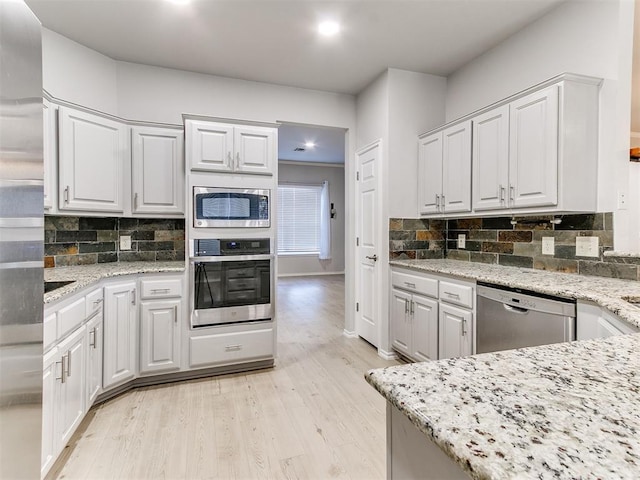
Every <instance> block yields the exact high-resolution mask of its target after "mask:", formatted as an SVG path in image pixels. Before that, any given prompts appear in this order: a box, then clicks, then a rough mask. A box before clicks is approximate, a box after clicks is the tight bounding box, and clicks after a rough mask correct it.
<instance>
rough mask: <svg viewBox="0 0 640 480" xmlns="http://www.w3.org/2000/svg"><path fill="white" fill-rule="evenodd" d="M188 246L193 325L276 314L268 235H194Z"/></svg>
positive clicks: (253, 319)
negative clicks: (210, 237)
mask: <svg viewBox="0 0 640 480" xmlns="http://www.w3.org/2000/svg"><path fill="white" fill-rule="evenodd" d="M189 248H190V252H189V254H190V255H189V256H190V258H189V275H190V277H191V286H192V288H191V311H192V315H191V325H192V327H194V328H197V327H206V326H212V325H221V324H230V323H239V322H252V321H258V320H268V319H271V318H272V317H273V306H272V303H271V301H272V298H273V288H274V279H273V272H274V268H273V262H274V255H273V253H272V251H271V240H270V239H269V238H261V239H196V240H192V241H191V242H190V245H189Z"/></svg>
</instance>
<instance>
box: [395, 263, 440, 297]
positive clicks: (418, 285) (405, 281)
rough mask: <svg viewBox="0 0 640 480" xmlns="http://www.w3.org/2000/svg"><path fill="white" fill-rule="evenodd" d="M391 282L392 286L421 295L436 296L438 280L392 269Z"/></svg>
mask: <svg viewBox="0 0 640 480" xmlns="http://www.w3.org/2000/svg"><path fill="white" fill-rule="evenodd" d="M391 284H392V285H393V286H394V287H398V288H402V289H403V290H410V291H412V292H418V293H421V294H422V295H427V296H429V297H433V298H438V280H436V279H435V278H430V277H427V276H424V275H418V274H414V273H409V272H407V271H398V270H392V272H391Z"/></svg>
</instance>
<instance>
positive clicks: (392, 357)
mask: <svg viewBox="0 0 640 480" xmlns="http://www.w3.org/2000/svg"><path fill="white" fill-rule="evenodd" d="M378 356H379V357H382V358H384V359H385V360H397V359H398V355H397V354H396V353H395V352H393V351H391V352H387V351H386V350H383V349H381V348H378Z"/></svg>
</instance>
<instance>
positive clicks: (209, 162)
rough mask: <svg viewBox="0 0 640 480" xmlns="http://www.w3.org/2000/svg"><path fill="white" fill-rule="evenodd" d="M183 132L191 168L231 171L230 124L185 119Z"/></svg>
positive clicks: (232, 161) (231, 140)
mask: <svg viewBox="0 0 640 480" xmlns="http://www.w3.org/2000/svg"><path fill="white" fill-rule="evenodd" d="M185 134H186V138H187V139H188V141H187V157H188V159H189V160H188V161H189V166H190V167H191V170H207V171H213V172H232V171H233V166H234V160H235V159H234V158H233V155H234V152H233V126H232V125H225V124H220V123H213V122H200V121H196V120H187V121H186V122H185Z"/></svg>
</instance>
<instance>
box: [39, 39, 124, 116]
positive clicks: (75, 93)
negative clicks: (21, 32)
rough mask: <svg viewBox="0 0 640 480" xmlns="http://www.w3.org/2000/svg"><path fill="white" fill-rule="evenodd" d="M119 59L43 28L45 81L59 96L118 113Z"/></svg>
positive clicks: (111, 112)
mask: <svg viewBox="0 0 640 480" xmlns="http://www.w3.org/2000/svg"><path fill="white" fill-rule="evenodd" d="M116 63H117V62H115V61H114V60H112V59H111V58H109V57H106V56H104V55H102V54H100V53H98V52H96V51H95V50H91V49H90V48H87V47H85V46H83V45H80V44H79V43H76V42H74V41H72V40H69V39H68V38H66V37H63V36H62V35H59V34H57V33H55V32H52V31H51V30H47V29H46V28H43V29H42V77H43V78H42V83H43V85H44V88H45V90H47V92H49V93H50V94H51V95H53V96H54V97H56V98H61V99H63V100H67V101H68V102H72V103H77V104H79V105H83V106H85V107H89V108H93V109H94V110H99V111H101V112H105V113H109V114H111V115H117V114H118V92H117V82H116Z"/></svg>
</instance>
